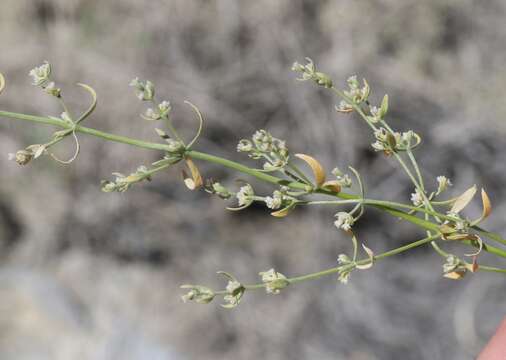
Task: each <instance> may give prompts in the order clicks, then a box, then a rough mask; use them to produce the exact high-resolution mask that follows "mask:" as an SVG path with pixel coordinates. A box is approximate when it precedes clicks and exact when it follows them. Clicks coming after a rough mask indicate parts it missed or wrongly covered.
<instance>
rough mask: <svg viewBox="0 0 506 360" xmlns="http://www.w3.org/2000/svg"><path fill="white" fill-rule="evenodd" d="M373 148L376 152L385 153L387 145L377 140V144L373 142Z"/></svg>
mask: <svg viewBox="0 0 506 360" xmlns="http://www.w3.org/2000/svg"><path fill="white" fill-rule="evenodd" d="M371 146H372V148H373V149H374V150H376V151H384V150H386V149H385V145H384V144H383V143H382V142H381V141H379V140H376V141H375V142H373V143H372V144H371Z"/></svg>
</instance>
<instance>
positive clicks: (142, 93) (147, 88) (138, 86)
mask: <svg viewBox="0 0 506 360" xmlns="http://www.w3.org/2000/svg"><path fill="white" fill-rule="evenodd" d="M130 86H131V87H133V88H134V89H135V90H136V93H137V97H138V98H139V100H141V101H151V100H153V99H154V97H155V86H154V85H153V83H152V82H151V81H149V80H147V81H141V80H139V78H135V79H133V80H132V81H131V82H130Z"/></svg>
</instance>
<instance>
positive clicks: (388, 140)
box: [371, 127, 421, 155]
mask: <svg viewBox="0 0 506 360" xmlns="http://www.w3.org/2000/svg"><path fill="white" fill-rule="evenodd" d="M374 137H375V138H376V141H375V142H374V143H372V144H371V146H372V148H373V149H374V150H376V151H383V152H384V153H385V154H386V155H391V154H392V153H394V152H398V151H406V150H410V149H413V148H415V147H416V146H418V145H419V144H420V142H421V138H420V136H418V135H417V134H416V133H415V132H413V131H412V130H409V131H406V132H403V133H402V134H401V133H399V132H391V131H389V130H387V129H385V128H383V127H381V128H379V129H378V130H376V131H375V132H374Z"/></svg>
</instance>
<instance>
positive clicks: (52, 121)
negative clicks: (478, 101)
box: [0, 111, 506, 244]
mask: <svg viewBox="0 0 506 360" xmlns="http://www.w3.org/2000/svg"><path fill="white" fill-rule="evenodd" d="M0 117H7V118H13V119H17V120H23V121H30V122H35V123H39V124H45V125H52V126H56V127H60V128H63V129H71V125H70V124H67V123H66V122H64V121H63V120H58V119H56V118H49V117H42V116H34V115H26V114H19V113H13V112H8V111H0ZM75 130H76V132H79V133H83V134H88V135H91V136H95V137H98V138H102V139H105V140H109V141H113V142H118V143H122V144H127V145H132V146H136V147H140V148H144V149H149V150H158V151H168V150H169V149H168V146H167V145H164V144H159V143H153V142H147V141H142V140H136V139H132V138H128V137H125V136H120V135H114V134H110V133H107V132H103V131H100V130H96V129H93V128H88V127H84V126H79V125H78V126H76V129H75ZM186 155H187V156H189V157H192V158H194V159H198V160H203V161H208V162H211V163H215V164H218V165H222V166H224V167H227V168H230V169H233V170H236V171H238V172H241V173H244V174H247V175H250V176H253V177H255V178H257V179H259V180H262V181H265V182H268V183H272V184H275V185H284V186H288V187H290V188H293V189H298V190H303V191H305V190H307V185H306V184H303V183H300V182H290V181H287V180H285V179H281V178H278V177H275V176H272V175H269V174H266V173H264V172H261V171H258V170H254V169H251V168H249V167H247V166H244V165H242V164H239V163H237V162H234V161H231V160H228V159H224V158H221V157H218V156H214V155H211V154H206V153H202V152H199V151H195V150H189V151H187V153H186ZM315 192H316V193H319V194H324V195H329V196H334V197H339V198H342V199H345V200H357V199H358V197H357V196H356V195H352V194H347V193H342V192H341V193H334V192H332V191H328V190H324V189H316V190H315ZM368 202H369V204H370V205H372V206H374V207H377V208H379V209H380V210H385V211H386V212H388V213H389V214H391V215H393V216H395V217H400V218H403V219H405V220H407V221H409V222H411V223H413V224H415V225H417V226H420V227H422V228H424V229H428V228H431V229H436V230H437V225H433V226H432V227H429V225H428V224H427V222H423V220H422V219H419V218H417V217H414V216H410V215H409V214H407V213H405V212H402V211H400V210H397V209H395V208H396V207H400V208H407V209H412V210H415V209H416V210H417V211H427V210H426V209H417V208H415V207H411V206H409V205H404V204H400V203H393V202H379V201H374V200H369V201H368ZM430 214H431V215H432V214H433V215H438V216H440V217H441V218H443V219H444V218H445V216H444V215H442V214H438V213H436V212H434V213H432V212H430ZM473 228H474V229H476V230H477V231H479V232H480V233H482V234H483V235H484V236H486V237H488V238H490V239H492V240H494V241H497V242H500V243H502V244H506V240H505V239H503V238H502V237H501V236H500V235H498V234H495V233H491V232H488V231H486V230H483V229H481V228H478V227H473Z"/></svg>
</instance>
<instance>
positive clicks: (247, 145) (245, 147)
mask: <svg viewBox="0 0 506 360" xmlns="http://www.w3.org/2000/svg"><path fill="white" fill-rule="evenodd" d="M251 150H253V144H252V143H251V141H249V140H246V139H242V140H241V141H239V143H238V144H237V151H238V152H250V151H251Z"/></svg>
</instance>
